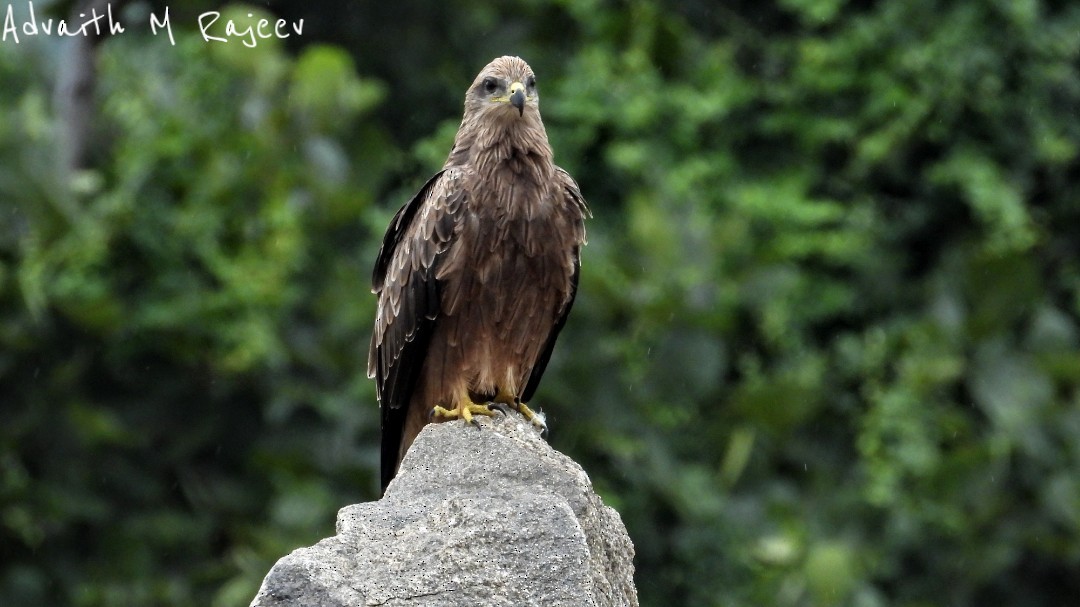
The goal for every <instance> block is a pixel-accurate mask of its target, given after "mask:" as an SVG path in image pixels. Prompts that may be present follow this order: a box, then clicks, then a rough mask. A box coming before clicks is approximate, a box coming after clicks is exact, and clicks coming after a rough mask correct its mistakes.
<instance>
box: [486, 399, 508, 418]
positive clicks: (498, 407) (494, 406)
mask: <svg viewBox="0 0 1080 607" xmlns="http://www.w3.org/2000/svg"><path fill="white" fill-rule="evenodd" d="M487 407H488V409H491V410H492V411H498V412H499V413H502V414H503V417H510V409H511V407H510V405H507V404H506V403H498V402H490V403H488V404H487Z"/></svg>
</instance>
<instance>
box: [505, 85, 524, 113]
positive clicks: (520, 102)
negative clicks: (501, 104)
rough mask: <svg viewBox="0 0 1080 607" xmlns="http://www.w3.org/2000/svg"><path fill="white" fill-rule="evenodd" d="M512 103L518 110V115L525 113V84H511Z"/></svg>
mask: <svg viewBox="0 0 1080 607" xmlns="http://www.w3.org/2000/svg"><path fill="white" fill-rule="evenodd" d="M508 92H509V93H510V105H512V106H514V107H516V108H517V110H518V116H521V115H522V114H524V113H525V85H524V84H521V83H520V82H515V83H513V84H511V85H510V89H509V91H508Z"/></svg>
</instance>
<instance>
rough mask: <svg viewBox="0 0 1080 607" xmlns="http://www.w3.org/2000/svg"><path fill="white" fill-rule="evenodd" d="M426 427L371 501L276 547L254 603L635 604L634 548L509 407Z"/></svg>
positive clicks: (569, 467)
mask: <svg viewBox="0 0 1080 607" xmlns="http://www.w3.org/2000/svg"><path fill="white" fill-rule="evenodd" d="M480 424H481V426H482V428H481V429H479V430H477V429H475V428H469V427H466V426H465V425H464V424H462V423H461V422H449V423H443V424H431V425H428V426H427V427H426V428H425V429H424V431H423V432H422V433H421V434H420V436H419V437H418V438H417V441H416V442H415V443H414V444H413V447H412V448H411V449H410V450H409V453H408V455H407V456H406V457H405V461H403V462H402V465H401V470H400V472H399V473H398V476H397V478H395V479H394V481H393V482H392V483H391V484H390V487H388V488H387V491H386V495H385V496H384V497H383V499H381V500H379V501H377V502H368V503H364V504H355V505H352V506H347V507H345V508H342V509H341V511H340V512H339V513H338V521H337V535H335V536H334V537H331V538H327V539H324V540H322V541H320V542H319V543H318V544H316V545H314V546H311V547H309V548H301V549H299V550H296V551H294V552H293V553H292V554H290V555H288V556H286V557H284V558H282V559H281V560H279V561H278V563H277V564H276V565H275V566H274V568H273V569H271V570H270V573H269V574H268V575H267V576H266V579H265V580H263V584H262V588H260V590H259V594H258V595H257V596H256V597H255V600H254V601H253V602H252V605H253V606H261V607H269V606H272V605H273V606H278V605H305V606H316V607H321V606H326V607H330V606H334V607H337V606H344V605H360V606H363V605H397V606H421V605H422V606H425V607H435V606H450V605H507V606H510V605H513V606H522V605H544V606H552V605H574V606H596V607H608V606H631V605H637V592H636V590H635V589H634V584H633V571H634V569H633V556H634V548H633V545H632V544H631V542H630V538H629V536H628V535H627V534H626V529H625V527H624V526H623V524H622V520H621V519H620V518H619V515H618V514H617V513H616V512H615V511H614V510H612V509H611V508H608V507H606V506H604V505H603V503H602V502H601V501H600V498H599V497H598V496H597V495H596V494H595V493H594V492H593V490H592V485H591V483H590V482H589V478H588V477H587V476H586V475H585V472H584V471H582V469H581V467H580V466H578V465H577V464H576V463H574V462H573V461H572V460H570V459H569V458H568V457H566V456H564V455H562V454H561V453H558V452H557V451H554V450H553V449H551V447H550V446H548V444H547V443H546V442H545V441H544V440H543V439H541V438H540V437H539V436H538V434H537V433H536V431H535V430H534V429H533V428H532V427H531V426H530V425H529V424H528V423H526V422H525V421H524V420H522V419H521V418H520V417H519V416H518V415H517V414H513V413H512V414H511V415H510V416H509V417H503V416H501V415H498V416H496V417H494V418H492V419H481V420H480Z"/></svg>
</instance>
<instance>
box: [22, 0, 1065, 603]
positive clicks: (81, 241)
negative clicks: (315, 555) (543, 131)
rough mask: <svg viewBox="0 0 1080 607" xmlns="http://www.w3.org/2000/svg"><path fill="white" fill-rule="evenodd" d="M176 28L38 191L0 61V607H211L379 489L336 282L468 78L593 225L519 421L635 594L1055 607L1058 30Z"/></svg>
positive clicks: (301, 9) (335, 15) (638, 17)
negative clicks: (505, 91) (280, 32)
mask: <svg viewBox="0 0 1080 607" xmlns="http://www.w3.org/2000/svg"><path fill="white" fill-rule="evenodd" d="M7 4H8V3H4V5H3V8H5V9H6V6H7ZM179 4H180V3H177V4H176V5H173V6H171V7H170V8H171V13H172V14H171V17H172V22H173V25H174V29H175V33H176V37H177V44H176V45H175V46H172V45H170V44H169V42H168V39H167V38H165V37H164V36H160V35H159V36H158V37H153V36H150V35H149V31H148V27H147V25H146V24H147V23H148V15H149V11H150V10H151V9H154V10H159V11H160V10H161V9H162V8H163V7H164V6H165V5H164V4H163V3H160V2H158V3H156V4H153V5H150V4H141V3H133V4H132V5H131V6H129V7H127V8H126V9H125V10H124V11H123V12H122V19H124V20H125V23H126V24H128V31H127V32H125V33H124V34H122V35H119V36H116V37H114V38H112V39H109V40H107V41H105V42H103V43H102V44H101V45H100V47H99V49H98V53H97V65H98V74H97V78H96V83H95V84H96V87H95V90H94V99H95V105H94V106H93V109H94V112H93V118H92V120H91V121H90V122H91V125H92V133H93V134H94V137H93V144H92V146H91V148H90V152H91V162H90V165H89V168H88V169H87V170H84V171H78V172H75V173H73V174H65V173H64V172H63V171H62V170H61V169H60V168H59V165H60V162H59V155H58V151H57V150H58V147H59V146H58V143H59V142H62V141H64V140H65V133H64V132H63V130H62V129H61V125H60V123H59V122H58V120H57V115H56V112H55V111H54V105H53V101H52V95H53V92H52V90H53V87H54V82H55V79H56V75H57V73H58V66H60V65H62V64H63V63H64V61H65V54H64V53H65V51H64V45H63V44H62V41H61V40H60V39H58V38H56V37H55V36H54V37H51V38H46V37H40V36H39V37H38V38H36V39H33V40H24V41H23V42H22V43H20V44H18V45H16V44H14V43H12V42H11V41H10V40H9V41H8V42H5V43H0V597H2V598H0V602H3V603H4V604H5V605H14V606H35V605H74V606H80V607H83V606H105V605H109V606H117V605H121V606H124V605H132V606H136V605H138V606H142V605H191V606H195V605H200V606H202V605H211V606H220V607H224V606H235V605H246V604H247V603H248V602H249V601H250V600H251V598H252V597H253V596H254V594H255V591H256V589H257V588H258V584H259V582H260V580H261V579H262V577H263V576H264V575H265V573H266V571H267V570H268V569H269V567H270V566H271V565H272V564H273V563H274V561H275V560H276V559H277V558H279V557H280V556H282V555H284V554H286V553H287V552H289V551H290V550H292V549H294V548H296V547H299V546H304V545H309V544H311V543H314V542H315V541H317V540H318V539H319V538H321V537H324V536H327V535H330V534H332V533H333V521H334V515H335V512H336V511H337V509H338V508H340V507H342V506H344V505H346V504H350V503H354V502H357V501H362V500H370V499H374V498H375V497H376V495H377V481H376V470H377V453H378V446H377V443H378V430H377V425H378V414H377V406H376V403H375V397H374V386H373V382H371V381H370V380H368V379H367V378H366V376H365V362H366V352H367V341H368V335H369V331H370V326H371V322H372V319H373V304H374V297H373V296H372V295H371V294H370V292H369V276H370V269H371V266H372V263H373V260H374V256H375V251H376V248H377V246H378V242H379V239H380V237H381V234H382V232H383V230H384V229H385V227H386V225H387V223H388V221H389V218H390V216H391V214H392V213H393V212H394V211H395V210H396V209H397V207H398V206H399V205H400V204H401V203H403V202H404V201H405V200H407V199H408V197H409V196H410V195H411V194H412V192H413V191H415V190H416V189H417V188H418V186H419V185H420V184H422V183H423V181H424V180H425V179H426V178H427V177H428V176H429V175H430V174H431V173H432V172H433V171H434V170H436V169H437V168H438V167H439V166H440V165H441V163H442V161H443V160H444V159H445V156H446V154H447V152H448V150H449V146H450V141H451V140H452V137H453V133H454V131H455V130H456V128H457V124H458V122H459V120H460V114H461V105H462V101H463V96H464V91H465V88H466V86H467V85H468V84H469V83H470V82H471V80H472V78H473V76H474V75H475V73H476V72H477V71H478V70H479V69H480V68H481V67H482V66H483V65H484V64H486V63H487V62H488V61H489V60H490V59H492V58H493V57H495V56H498V55H502V54H519V55H521V56H523V57H524V58H525V59H526V60H528V61H529V62H530V63H531V64H532V66H533V67H534V68H535V70H536V72H537V74H538V80H539V86H540V90H541V99H542V103H541V106H542V110H543V114H544V118H545V121H546V124H547V126H548V132H549V134H550V136H551V140H552V143H553V146H554V148H555V150H556V160H557V162H558V163H559V164H561V165H562V166H563V167H565V168H566V169H567V170H569V171H570V173H571V174H573V175H574V176H575V177H576V178H577V180H578V181H579V182H580V184H581V189H582V191H583V192H584V193H585V196H586V198H587V200H588V201H589V203H590V204H591V206H592V209H593V211H594V214H595V218H594V219H592V220H591V221H590V222H589V224H588V229H589V238H590V242H589V246H588V247H587V248H586V250H585V251H584V253H583V268H582V282H581V292H580V295H579V297H578V302H577V304H576V307H575V309H574V313H573V314H572V315H571V318H570V322H569V323H568V325H567V327H566V329H565V330H564V332H563V337H562V339H561V340H560V343H559V347H558V348H557V349H556V352H555V357H554V359H553V360H552V363H551V365H550V367H549V369H548V372H547V375H546V377H545V381H544V383H543V384H542V385H541V389H540V392H539V394H538V395H537V397H536V398H535V399H534V403H533V404H535V405H538V406H540V407H542V408H543V409H544V411H545V412H547V413H548V414H549V422H550V424H551V426H552V428H553V438H552V442H553V444H554V446H555V447H556V448H558V449H560V450H562V451H563V452H565V453H567V454H568V455H570V456H572V457H573V458H574V459H576V460H577V461H578V462H580V463H581V464H582V465H583V466H584V468H585V469H586V470H587V471H588V473H589V474H590V475H591V477H592V479H593V482H594V483H595V485H596V488H597V490H598V491H599V492H600V493H601V495H602V496H603V497H604V500H605V501H606V503H608V504H610V505H612V506H614V507H615V508H616V509H617V510H618V511H619V512H620V513H621V515H622V517H623V520H624V521H625V522H626V525H627V527H628V529H629V531H630V535H631V537H632V538H633V540H634V543H635V545H636V549H637V558H636V566H637V576H636V580H637V585H638V589H639V593H640V596H641V602H642V605H645V606H648V607H660V606H668V605H702V606H714V605H724V606H729V605H736V606H738V605H747V606H750V605H795V606H803V605H806V606H809V605H857V606H868V607H869V606H885V605H903V606H923V605H1065V604H1071V603H1075V602H1076V601H1080V575H1078V572H1080V438H1078V437H1080V350H1078V345H1080V231H1078V230H1080V227H1078V226H1080V4H1077V3H1075V2H1064V1H1062V2H1040V1H1037V0H1030V1H1023V0H969V1H955V2H946V1H942V2H934V1H930V0H912V1H905V2H884V1H882V2H872V1H863V2H858V1H851V2H844V1H843V0H821V1H812V0H782V1H780V2H769V3H760V2H734V3H719V2H713V1H712V0H701V1H699V2H687V3H675V2H668V3H664V2H655V1H649V0H637V1H629V2H618V3H616V2H603V1H597V0H592V1H583V2H578V1H574V2H570V1H565V2H556V3H547V2H539V1H521V2H515V3H500V4H498V5H496V3H492V2H489V1H486V0H485V1H479V0H477V1H472V2H465V3H462V4H457V5H447V4H443V3H438V2H430V3H421V4H416V5H409V6H406V5H405V4H404V3H402V2H394V3H387V4H386V5H375V3H358V2H345V1H338V2H334V1H326V2H317V1H316V2H303V3H301V2H284V1H282V2H271V3H269V5H267V4H265V3H259V5H258V7H247V6H239V7H234V8H232V9H227V10H228V11H229V12H228V15H227V17H228V16H232V17H238V18H242V19H246V13H248V12H252V11H254V12H255V14H256V17H258V16H259V15H260V14H262V12H263V11H272V12H274V13H276V14H280V15H283V16H285V17H286V18H288V19H298V18H300V17H303V18H305V31H304V35H303V36H302V37H301V38H296V37H294V38H291V39H290V40H289V41H288V42H287V44H269V43H264V44H260V45H259V46H258V47H257V48H255V49H249V48H245V47H243V46H240V45H239V43H236V42H234V43H231V44H228V45H223V44H209V43H206V42H204V41H202V40H201V39H200V38H198V36H197V34H196V32H195V30H194V29H193V28H194V25H195V23H196V17H197V15H198V13H199V12H201V11H203V10H209V9H211V8H214V5H213V4H212V3H209V2H202V3H184V4H183V6H180V5H179ZM15 5H16V6H17V7H19V9H20V10H23V9H24V8H25V3H24V2H23V3H20V2H16V3H15ZM36 8H38V11H39V13H41V12H51V13H52V15H53V16H60V15H62V14H63V12H64V11H65V10H67V9H68V8H69V6H67V5H64V6H57V5H55V4H54V3H49V2H44V1H43V2H38V3H36ZM227 17H226V18H227Z"/></svg>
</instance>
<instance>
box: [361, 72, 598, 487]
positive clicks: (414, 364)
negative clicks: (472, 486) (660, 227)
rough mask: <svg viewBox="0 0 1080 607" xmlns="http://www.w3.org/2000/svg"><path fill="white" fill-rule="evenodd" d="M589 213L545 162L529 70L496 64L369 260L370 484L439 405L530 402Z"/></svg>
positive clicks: (388, 469)
mask: <svg viewBox="0 0 1080 607" xmlns="http://www.w3.org/2000/svg"><path fill="white" fill-rule="evenodd" d="M588 214H589V211H588V208H587V207H586V206H585V201H584V199H583V198H582V196H581V192H580V190H579V189H578V186H577V183H575V182H574V180H573V179H572V178H571V177H570V175H569V174H567V173H566V171H564V170H562V169H560V168H559V167H557V166H555V164H554V163H553V162H552V152H551V146H550V145H549V144H548V139H547V133H546V132H545V131H544V124H543V122H542V121H541V120H540V109H539V98H538V96H537V92H536V79H535V76H534V75H533V72H532V69H531V68H530V67H529V66H528V65H527V64H526V63H525V62H524V61H522V60H521V59H519V58H517V57H500V58H498V59H495V60H494V61H492V62H491V63H489V64H488V65H487V66H486V67H485V68H484V69H483V70H482V71H481V72H480V74H479V75H478V76H477V77H476V80H475V81H474V82H473V84H472V86H470V87H469V90H468V91H467V92H466V95H465V115H464V117H463V118H462V121H461V126H460V128H459V129H458V133H457V137H456V138H455V140H454V147H453V149H452V150H451V151H450V156H449V158H447V160H446V164H445V165H443V168H442V170H441V171H439V172H438V173H436V174H435V176H434V177H432V178H431V179H430V180H428V182H427V183H426V184H425V185H424V187H423V188H421V189H420V191H419V192H418V193H417V194H416V196H414V197H413V199H412V200H410V201H409V202H408V203H406V204H405V205H404V206H403V207H401V209H400V210H399V211H398V212H397V215H395V216H394V219H393V220H392V221H391V223H390V227H389V229H388V230H387V232H386V236H385V237H384V239H383V243H382V248H381V249H380V250H379V255H378V258H377V260H376V262H375V271H374V275H373V277H372V290H373V291H374V292H375V293H376V294H377V295H378V298H379V301H378V311H377V316H376V319H375V329H374V332H373V334H372V337H371V349H370V352H369V354H368V375H369V376H371V377H374V378H375V380H376V383H377V385H378V393H379V403H380V408H381V414H382V486H383V489H384V490H385V489H386V485H387V484H388V483H389V482H390V480H391V479H392V478H393V477H394V474H395V472H396V470H397V466H398V464H399V463H400V461H401V458H402V457H403V456H404V455H405V451H406V450H407V449H408V448H409V445H411V444H412V442H413V439H415V438H416V435H417V434H418V433H419V432H420V429H421V428H422V427H423V426H424V424H426V423H427V422H428V421H429V419H430V418H431V412H432V410H433V408H434V407H436V406H441V407H443V408H445V409H448V410H450V411H451V412H452V413H454V416H458V417H464V418H465V419H466V420H468V418H469V411H468V410H467V408H468V406H469V405H471V404H473V403H474V402H480V403H483V402H488V401H492V400H495V401H498V402H504V403H507V404H514V403H515V402H521V401H526V400H528V399H529V398H531V397H532V395H533V393H534V392H535V390H536V387H537V384H538V383H539V381H540V377H541V375H543V373H544V368H545V367H546V366H547V363H548V358H549V357H550V356H551V351H552V348H553V347H554V345H555V339H556V337H557V336H558V334H559V331H560V329H562V326H563V323H564V322H565V321H566V316H567V314H568V313H569V312H570V306H571V305H572V304H573V301H574V295H575V292H576V290H577V278H578V268H579V258H578V253H579V250H580V248H581V246H582V245H583V244H585V226H584V220H585V217H586V216H587V215H588Z"/></svg>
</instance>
